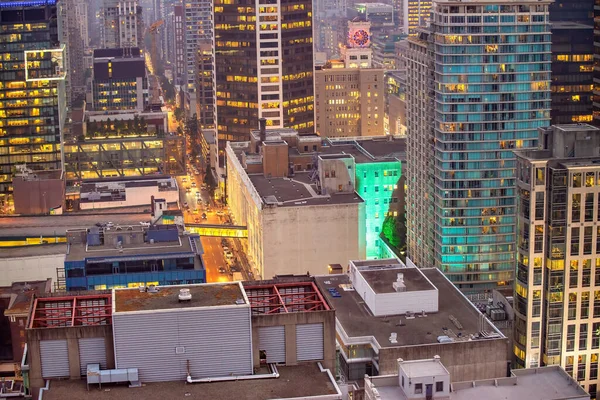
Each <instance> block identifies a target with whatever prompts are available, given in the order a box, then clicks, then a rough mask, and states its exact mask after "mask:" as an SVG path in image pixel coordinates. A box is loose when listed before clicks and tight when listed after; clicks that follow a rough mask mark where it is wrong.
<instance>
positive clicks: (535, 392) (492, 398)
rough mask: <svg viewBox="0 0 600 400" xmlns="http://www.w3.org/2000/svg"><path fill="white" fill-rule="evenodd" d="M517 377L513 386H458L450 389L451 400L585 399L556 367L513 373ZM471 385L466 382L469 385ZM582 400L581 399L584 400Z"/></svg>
mask: <svg viewBox="0 0 600 400" xmlns="http://www.w3.org/2000/svg"><path fill="white" fill-rule="evenodd" d="M513 374H515V375H516V376H517V384H516V385H508V384H507V385H499V386H494V384H493V383H490V384H489V385H487V386H486V385H483V384H482V385H479V386H478V385H475V387H469V388H464V389H459V387H460V385H459V384H454V385H453V392H452V393H451V394H450V399H451V400H479V399H486V400H505V399H527V400H563V399H581V398H587V393H586V392H585V390H583V389H582V388H581V386H579V385H577V382H575V381H573V380H572V379H569V378H568V375H567V373H566V372H565V371H563V370H561V369H560V367H558V366H552V367H542V368H536V369H530V370H513ZM470 383H471V382H467V384H470ZM584 396H585V397H584Z"/></svg>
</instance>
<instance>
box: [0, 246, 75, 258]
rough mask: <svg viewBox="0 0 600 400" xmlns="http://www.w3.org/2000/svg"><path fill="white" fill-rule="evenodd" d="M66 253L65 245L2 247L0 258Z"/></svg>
mask: <svg viewBox="0 0 600 400" xmlns="http://www.w3.org/2000/svg"><path fill="white" fill-rule="evenodd" d="M65 254H67V245H66V244H64V243H60V244H46V245H41V246H21V247H2V251H0V259H1V258H19V257H43V256H54V255H63V256H64V255H65Z"/></svg>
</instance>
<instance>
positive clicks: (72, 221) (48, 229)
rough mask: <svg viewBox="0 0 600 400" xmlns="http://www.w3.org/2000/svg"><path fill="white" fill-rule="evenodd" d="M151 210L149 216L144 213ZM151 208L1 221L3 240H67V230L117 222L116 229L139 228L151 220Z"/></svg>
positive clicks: (105, 210) (109, 210) (11, 218)
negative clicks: (24, 237)
mask: <svg viewBox="0 0 600 400" xmlns="http://www.w3.org/2000/svg"><path fill="white" fill-rule="evenodd" d="M130 209H131V210H132V211H131V212H129V211H127V210H130ZM144 209H148V212H147V213H144V212H140V211H143V210H144ZM149 210H150V207H149V206H146V207H133V208H131V207H128V208H124V209H110V208H109V209H102V210H93V214H92V213H75V214H63V215H48V216H36V217H12V216H11V217H2V218H0V236H1V237H7V236H8V237H12V236H19V237H20V236H37V237H39V236H40V235H43V236H44V237H46V236H54V235H57V236H64V235H65V232H66V230H67V229H75V228H89V227H90V226H93V225H94V224H95V223H96V222H109V221H111V222H114V223H115V225H136V224H137V225H139V223H140V221H149V220H150V212H149Z"/></svg>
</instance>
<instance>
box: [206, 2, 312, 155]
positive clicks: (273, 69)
mask: <svg viewBox="0 0 600 400" xmlns="http://www.w3.org/2000/svg"><path fill="white" fill-rule="evenodd" d="M312 36H313V29H312V2H311V1H310V0H301V1H296V0H274V1H266V0H261V1H260V2H258V3H257V2H254V1H248V0H240V1H237V2H235V3H231V2H230V1H228V0H216V1H215V64H216V67H215V68H216V72H215V73H216V87H217V90H216V96H217V128H218V132H219V142H220V143H222V144H223V145H224V144H225V142H226V141H227V140H231V141H241V140H247V139H248V137H249V135H250V130H251V129H256V128H257V127H258V119H259V118H266V119H267V124H268V125H269V126H270V127H274V128H275V127H285V128H292V129H296V130H298V131H299V132H300V133H313V125H314V104H313V103H314V95H313V43H312Z"/></svg>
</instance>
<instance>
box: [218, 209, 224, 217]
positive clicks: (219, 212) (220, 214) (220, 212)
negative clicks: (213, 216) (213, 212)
mask: <svg viewBox="0 0 600 400" xmlns="http://www.w3.org/2000/svg"><path fill="white" fill-rule="evenodd" d="M217 215H218V216H219V217H222V216H223V215H225V213H224V212H223V211H221V210H219V211H217Z"/></svg>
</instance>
